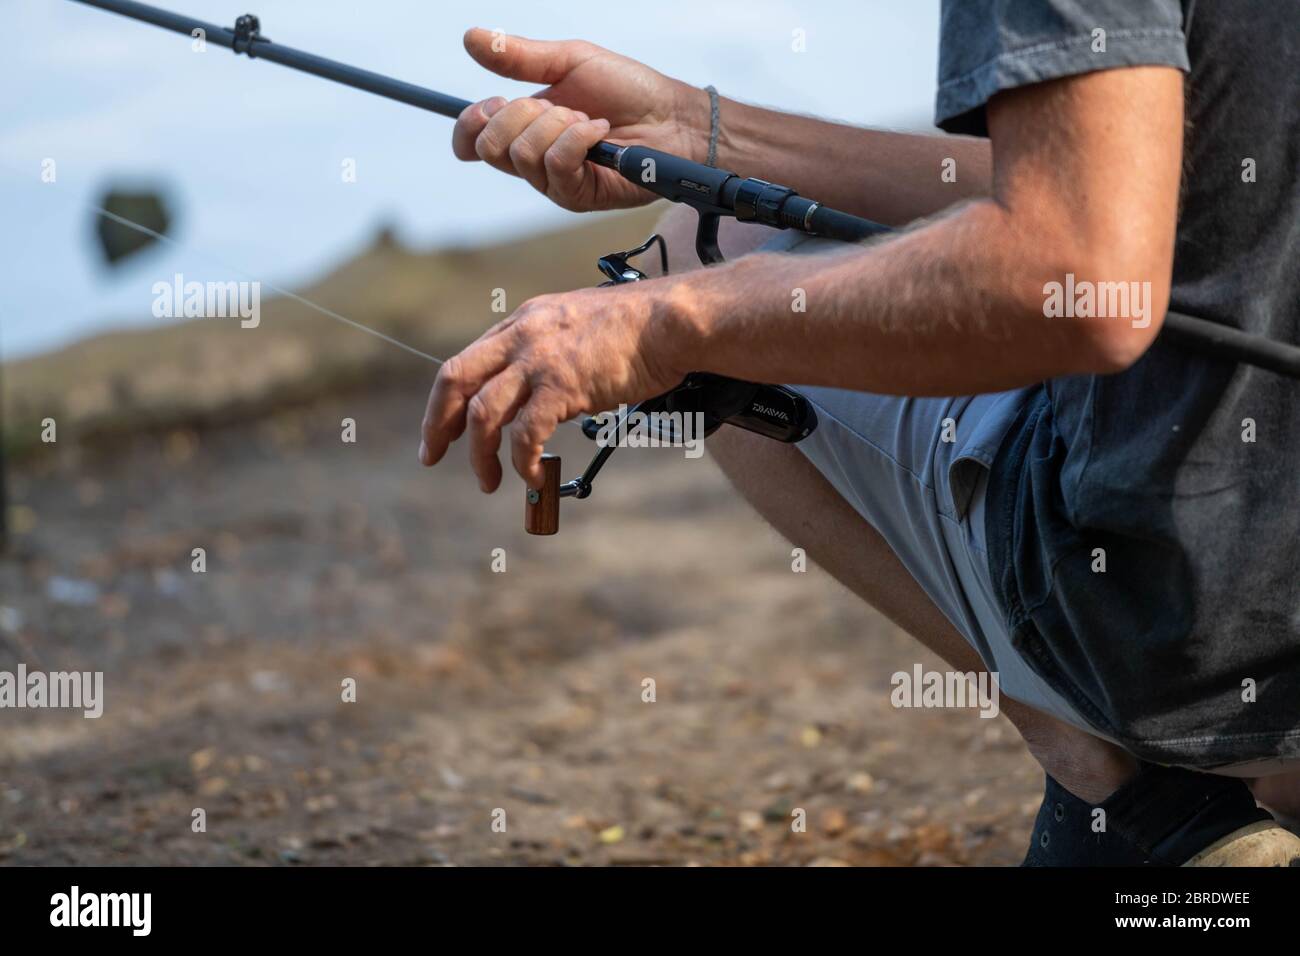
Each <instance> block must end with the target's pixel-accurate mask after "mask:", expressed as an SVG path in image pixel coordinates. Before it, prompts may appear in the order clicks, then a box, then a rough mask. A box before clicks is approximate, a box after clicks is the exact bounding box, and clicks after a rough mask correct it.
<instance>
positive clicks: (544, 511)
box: [524, 455, 560, 534]
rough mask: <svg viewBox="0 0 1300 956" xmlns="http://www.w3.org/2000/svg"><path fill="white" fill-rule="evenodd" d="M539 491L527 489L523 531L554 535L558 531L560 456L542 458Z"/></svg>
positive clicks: (544, 456)
mask: <svg viewBox="0 0 1300 956" xmlns="http://www.w3.org/2000/svg"><path fill="white" fill-rule="evenodd" d="M542 480H543V484H542V487H541V488H540V489H538V488H528V489H526V492H525V495H526V497H525V501H524V530H525V531H527V532H528V533H529V534H555V532H557V531H559V530H560V456H559V455H543V456H542Z"/></svg>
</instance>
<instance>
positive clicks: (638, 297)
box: [420, 279, 690, 492]
mask: <svg viewBox="0 0 1300 956" xmlns="http://www.w3.org/2000/svg"><path fill="white" fill-rule="evenodd" d="M673 289H674V284H673V282H672V280H668V279H658V280H652V281H644V282H637V283H631V284H628V285H626V286H614V287H610V288H604V289H582V290H579V291H577V292H567V293H564V294H561V295H545V296H539V297H538V298H536V299H530V300H529V301H528V302H525V303H524V304H523V305H522V306H520V307H519V309H517V310H516V311H515V313H514V314H513V315H512V316H510V318H508V319H506V320H505V321H503V322H500V323H498V324H497V325H495V326H493V327H492V328H490V329H488V331H487V332H485V333H483V335H482V336H480V337H479V339H478V340H477V341H475V342H474V343H473V344H472V345H470V346H469V347H468V348H466V349H465V350H464V351H462V352H460V353H459V354H458V355H455V356H453V357H452V358H450V359H448V360H447V361H446V362H445V363H444V364H443V366H442V368H441V369H439V371H438V377H437V379H436V380H435V381H434V383H433V390H432V391H431V392H430V393H429V405H428V408H427V410H426V411H425V415H424V423H423V428H422V430H423V437H422V440H421V442H420V462H421V464H424V465H426V466H429V465H434V464H437V463H438V461H439V460H440V459H441V458H442V456H443V455H444V454H445V453H446V451H447V446H448V445H450V444H451V443H452V442H453V441H455V440H456V439H457V438H459V437H460V436H461V434H462V433H463V432H464V431H465V430H466V428H468V429H469V443H470V461H471V463H472V464H473V467H474V472H475V473H476V474H477V475H478V478H479V486H480V487H481V488H482V489H483V490H484V491H485V492H492V491H495V490H496V489H497V486H498V485H500V483H501V463H500V461H499V460H498V458H497V451H498V449H499V448H500V447H501V431H502V429H503V428H504V427H505V426H506V425H508V424H510V422H511V421H513V422H514V426H513V428H512V429H511V442H510V445H511V449H510V457H511V460H512V461H513V462H514V466H515V470H516V471H518V472H519V474H520V475H521V476H523V478H524V480H525V481H526V482H528V484H529V485H531V486H532V487H535V488H536V487H541V484H542V471H541V465H540V463H539V462H540V459H541V455H542V446H543V444H544V443H545V442H546V440H547V439H548V438H550V437H551V434H552V433H553V432H554V431H555V429H556V428H557V427H558V426H559V424H560V423H561V422H563V421H567V420H568V419H570V418H574V417H575V416H577V415H580V414H583V413H588V414H590V413H594V412H597V411H601V410H604V409H607V408H612V407H614V406H616V405H618V404H619V403H621V402H627V403H628V404H631V403H633V402H639V401H641V400H642V399H646V398H652V397H654V396H655V395H659V394H662V393H663V392H666V391H668V390H669V389H670V388H672V387H673V386H675V385H677V384H678V383H679V382H680V381H681V380H682V379H683V378H684V377H685V376H686V373H687V372H688V371H690V369H688V368H684V367H678V362H677V356H678V355H680V354H682V352H681V349H680V345H681V343H682V341H683V336H682V334H681V333H680V332H678V331H677V330H676V329H675V328H674V326H675V325H676V324H677V323H676V321H675V319H676V316H677V308H676V306H675V305H674V304H673V303H674V301H675V300H676V298H677V297H675V296H674V295H673Z"/></svg>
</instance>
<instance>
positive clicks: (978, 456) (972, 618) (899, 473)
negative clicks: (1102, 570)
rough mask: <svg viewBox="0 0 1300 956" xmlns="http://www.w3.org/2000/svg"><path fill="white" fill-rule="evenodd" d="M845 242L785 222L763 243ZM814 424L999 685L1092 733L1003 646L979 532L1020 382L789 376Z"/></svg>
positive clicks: (829, 475) (855, 501)
mask: <svg viewBox="0 0 1300 956" xmlns="http://www.w3.org/2000/svg"><path fill="white" fill-rule="evenodd" d="M837 248H838V249H843V245H842V244H841V243H838V242H833V241H830V240H826V239H818V238H815V237H811V236H806V235H803V234H801V233H795V232H785V233H782V234H780V235H779V236H777V237H776V238H774V239H773V240H772V241H770V242H768V243H766V244H765V245H764V246H763V251H766V252H795V253H799V254H805V253H816V252H818V251H828V250H832V249H837ZM793 387H794V388H796V389H797V390H798V391H799V392H800V393H801V394H803V395H805V396H807V398H808V399H809V400H810V401H811V402H812V403H813V404H814V405H815V406H816V411H817V420H818V424H817V428H816V430H815V431H814V432H813V433H812V434H811V435H809V436H808V437H807V438H805V439H804V440H803V441H801V442H799V444H798V445H796V446H795V447H797V448H798V449H799V450H800V451H802V452H803V453H804V455H806V456H807V458H808V460H809V461H811V462H812V463H813V465H815V466H816V468H817V470H818V471H819V472H821V473H822V475H824V476H825V477H826V479H827V480H828V481H829V482H830V483H831V484H832V485H833V486H834V487H835V489H836V491H838V492H839V493H840V495H842V496H843V497H844V499H845V500H846V501H848V502H849V504H851V505H852V506H853V507H854V509H856V510H857V512H858V514H860V515H862V517H863V518H864V519H865V520H866V521H867V522H868V523H870V524H871V525H872V526H873V527H874V528H875V529H876V530H877V531H879V532H880V534H881V535H882V536H883V537H884V539H885V540H886V541H887V542H888V544H889V546H890V548H892V549H893V551H894V553H895V554H896V555H897V556H898V558H899V560H900V561H902V563H903V565H904V566H905V567H906V568H907V570H908V571H909V572H911V574H912V577H914V578H915V579H916V581H917V583H918V584H920V585H921V587H922V588H923V589H924V590H925V593H926V594H928V595H929V596H930V599H931V600H932V601H933V602H934V603H935V604H936V605H937V606H938V607H939V609H940V610H941V611H942V612H943V613H944V615H945V616H946V617H947V618H948V620H949V621H951V622H952V624H953V626H954V627H956V629H957V630H958V631H960V632H961V634H962V635H963V636H964V637H965V638H966V640H967V641H968V642H969V643H970V645H971V646H972V647H973V648H974V649H975V650H976V651H977V652H978V653H979V655H980V658H981V659H982V660H983V661H984V665H985V666H986V667H987V668H988V669H989V670H991V671H996V672H997V674H998V683H999V687H1000V688H1001V691H1002V693H1004V694H1006V695H1007V696H1008V697H1011V698H1013V699H1015V700H1018V701H1021V702H1022V703H1024V704H1027V705H1029V706H1030V707H1033V708H1035V709H1037V710H1042V711H1046V712H1047V713H1050V714H1052V715H1053V716H1056V717H1058V718H1060V719H1061V720H1064V721H1066V722H1068V723H1070V724H1073V725H1075V726H1077V727H1079V728H1081V729H1083V730H1086V731H1088V732H1089V733H1092V734H1097V731H1096V729H1095V728H1093V727H1092V726H1091V725H1090V724H1089V723H1088V722H1087V720H1085V719H1084V717H1083V715H1082V714H1080V713H1079V712H1078V710H1077V709H1076V708H1075V707H1074V706H1073V705H1071V704H1070V703H1069V702H1068V701H1067V700H1066V699H1065V698H1064V697H1062V696H1061V695H1060V694H1058V693H1057V692H1056V691H1055V690H1053V689H1052V688H1051V687H1050V686H1048V685H1047V683H1046V682H1044V681H1043V680H1042V679H1041V678H1040V677H1039V676H1038V675H1037V674H1035V673H1034V672H1033V671H1032V670H1031V669H1030V667H1029V665H1028V664H1027V663H1026V662H1025V661H1024V659H1023V658H1022V657H1021V656H1020V654H1019V653H1018V652H1017V651H1016V649H1015V648H1014V647H1012V644H1011V635H1010V632H1009V630H1008V628H1007V624H1006V617H1005V615H1004V614H1003V611H1002V609H1001V607H1000V604H999V601H998V600H997V599H996V597H995V596H994V590H993V584H992V577H991V575H990V573H989V566H988V555H987V551H988V549H987V547H986V546H985V536H984V489H985V485H986V484H987V481H988V469H989V466H990V464H991V463H992V461H993V456H994V455H995V454H997V451H998V448H999V446H1000V445H1001V444H1002V439H1003V438H1004V437H1005V436H1006V433H1007V429H1008V428H1009V427H1010V426H1011V424H1012V422H1013V421H1014V419H1015V417H1016V413H1017V412H1018V411H1019V409H1020V407H1021V406H1022V404H1023V403H1024V402H1025V401H1026V399H1027V397H1028V395H1029V390H1018V391H1013V392H999V393H995V394H989V395H976V396H973V397H970V396H968V397H964V398H902V397H898V396H893V395H874V394H871V393H869V392H852V391H847V390H844V389H834V388H819V387H813V386H803V385H795V386H793Z"/></svg>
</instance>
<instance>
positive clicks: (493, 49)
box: [465, 27, 597, 83]
mask: <svg viewBox="0 0 1300 956" xmlns="http://www.w3.org/2000/svg"><path fill="white" fill-rule="evenodd" d="M596 49H597V48H596V47H594V46H592V45H591V44H590V43H586V42H583V41H582V40H529V39H528V38H526V37H517V36H511V35H509V34H506V33H502V32H501V31H500V30H485V29H483V28H482V27H474V28H473V29H471V30H467V31H466V32H465V50H466V52H468V53H469V55H470V56H472V57H473V58H474V60H475V62H477V63H478V64H479V65H480V66H484V67H487V68H488V69H489V70H491V71H492V72H493V73H496V74H497V75H498V76H504V77H506V78H508V79H511V80H524V81H525V82H528V83H558V82H559V81H560V80H562V79H564V77H565V76H566V75H567V74H568V73H569V71H570V70H572V69H573V68H574V67H576V66H578V65H579V64H580V63H582V62H583V61H584V60H588V59H590V58H591V57H592V56H593V55H594V54H595V53H596Z"/></svg>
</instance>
